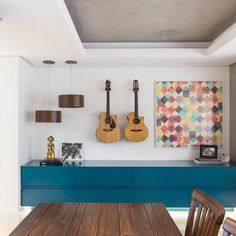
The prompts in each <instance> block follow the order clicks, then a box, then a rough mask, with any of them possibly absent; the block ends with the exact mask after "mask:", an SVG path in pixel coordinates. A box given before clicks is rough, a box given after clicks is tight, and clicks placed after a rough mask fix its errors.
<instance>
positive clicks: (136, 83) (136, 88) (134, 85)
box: [133, 79, 139, 91]
mask: <svg viewBox="0 0 236 236" xmlns="http://www.w3.org/2000/svg"><path fill="white" fill-rule="evenodd" d="M133 90H134V91H139V85H138V80H136V79H135V80H134V82H133Z"/></svg>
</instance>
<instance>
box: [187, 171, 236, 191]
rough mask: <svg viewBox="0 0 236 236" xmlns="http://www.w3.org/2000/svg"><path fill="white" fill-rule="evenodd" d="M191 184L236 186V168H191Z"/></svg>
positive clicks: (193, 185)
mask: <svg viewBox="0 0 236 236" xmlns="http://www.w3.org/2000/svg"><path fill="white" fill-rule="evenodd" d="M190 185H191V186H192V187H201V186H223V187H236V168H224V167H215V168H207V167H197V168H191V169H190Z"/></svg>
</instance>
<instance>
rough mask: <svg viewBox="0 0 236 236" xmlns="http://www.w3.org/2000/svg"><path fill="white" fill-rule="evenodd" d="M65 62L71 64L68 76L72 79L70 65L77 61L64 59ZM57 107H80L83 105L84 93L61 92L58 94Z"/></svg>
mask: <svg viewBox="0 0 236 236" xmlns="http://www.w3.org/2000/svg"><path fill="white" fill-rule="evenodd" d="M65 63H66V64H69V65H70V66H71V70H70V77H71V81H72V65H75V64H77V61H72V60H70V61H66V62H65ZM59 107H62V108H81V107H84V95H81V94H62V95H59Z"/></svg>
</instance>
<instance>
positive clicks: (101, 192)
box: [78, 188, 132, 202]
mask: <svg viewBox="0 0 236 236" xmlns="http://www.w3.org/2000/svg"><path fill="white" fill-rule="evenodd" d="M78 199H79V201H80V202H132V190H131V189H112V188H109V189H101V188H99V189H95V188H93V189H80V190H79V193H78Z"/></svg>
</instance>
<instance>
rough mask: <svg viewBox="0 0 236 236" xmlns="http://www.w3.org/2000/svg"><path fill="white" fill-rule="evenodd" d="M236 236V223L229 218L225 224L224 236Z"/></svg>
mask: <svg viewBox="0 0 236 236" xmlns="http://www.w3.org/2000/svg"><path fill="white" fill-rule="evenodd" d="M231 235H232V236H236V221H235V220H233V219H231V218H229V217H227V218H226V219H225V222H224V224H223V236H231Z"/></svg>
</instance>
